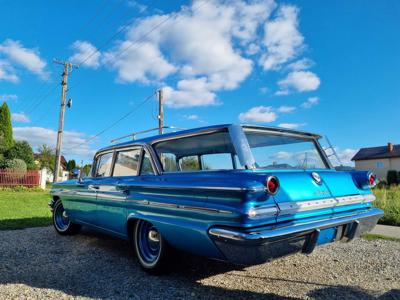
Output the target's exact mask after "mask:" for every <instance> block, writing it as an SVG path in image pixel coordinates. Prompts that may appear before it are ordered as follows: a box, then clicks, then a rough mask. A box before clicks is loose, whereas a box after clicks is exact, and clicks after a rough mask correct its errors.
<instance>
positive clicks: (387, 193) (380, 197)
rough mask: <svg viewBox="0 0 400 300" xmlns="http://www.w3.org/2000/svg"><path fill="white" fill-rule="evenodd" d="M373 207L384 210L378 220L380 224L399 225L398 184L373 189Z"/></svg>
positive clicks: (399, 195) (399, 203)
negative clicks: (383, 213)
mask: <svg viewBox="0 0 400 300" xmlns="http://www.w3.org/2000/svg"><path fill="white" fill-rule="evenodd" d="M373 191H374V194H375V196H376V200H375V201H374V202H373V205H374V206H375V207H378V208H381V209H383V210H384V211H385V215H384V216H383V217H382V218H381V219H380V220H379V223H380V224H385V225H393V226H400V186H390V187H388V188H383V189H374V190H373Z"/></svg>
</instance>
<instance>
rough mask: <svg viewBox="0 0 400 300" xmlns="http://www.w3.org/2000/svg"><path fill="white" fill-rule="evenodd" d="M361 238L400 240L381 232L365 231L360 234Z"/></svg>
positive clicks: (369, 239) (368, 239)
mask: <svg viewBox="0 0 400 300" xmlns="http://www.w3.org/2000/svg"><path fill="white" fill-rule="evenodd" d="M361 238H362V239H364V240H367V241H374V240H386V241H394V242H400V239H398V238H394V237H388V236H384V235H381V234H372V233H366V234H364V235H362V236H361Z"/></svg>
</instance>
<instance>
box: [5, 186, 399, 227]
mask: <svg viewBox="0 0 400 300" xmlns="http://www.w3.org/2000/svg"><path fill="white" fill-rule="evenodd" d="M374 193H375V195H376V197H377V199H376V201H374V206H376V207H379V208H381V209H383V210H384V211H385V216H383V217H382V218H381V220H380V221H379V223H380V224H386V225H394V226H400V186H397V187H390V188H379V189H378V188H377V189H374ZM49 200H50V196H49V192H48V191H41V190H26V189H22V190H0V230H5V229H21V228H26V227H37V226H47V225H50V224H51V223H52V221H51V213H50V209H49V207H48V205H47V203H48V202H49Z"/></svg>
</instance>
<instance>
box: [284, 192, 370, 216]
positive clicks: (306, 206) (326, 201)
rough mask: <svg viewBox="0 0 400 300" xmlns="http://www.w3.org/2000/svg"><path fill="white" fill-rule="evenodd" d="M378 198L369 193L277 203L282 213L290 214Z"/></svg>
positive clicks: (365, 201)
mask: <svg viewBox="0 0 400 300" xmlns="http://www.w3.org/2000/svg"><path fill="white" fill-rule="evenodd" d="M375 199H376V198H375V196H374V195H373V194H367V195H349V196H341V197H331V198H322V199H316V200H309V201H293V202H282V203H277V204H278V206H279V210H280V213H279V214H280V215H288V214H293V213H296V212H303V211H309V210H316V209H323V208H331V207H336V206H344V205H350V204H356V203H368V202H372V201H374V200H375Z"/></svg>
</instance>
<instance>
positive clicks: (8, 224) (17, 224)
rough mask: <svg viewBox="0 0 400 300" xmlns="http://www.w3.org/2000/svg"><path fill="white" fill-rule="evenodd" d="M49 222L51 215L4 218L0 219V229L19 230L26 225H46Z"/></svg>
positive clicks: (26, 226)
mask: <svg viewBox="0 0 400 300" xmlns="http://www.w3.org/2000/svg"><path fill="white" fill-rule="evenodd" d="M51 222H52V219H51V217H31V218H20V219H5V220H0V230H14V229H15V230H19V229H23V228H28V227H39V226H48V225H50V224H51Z"/></svg>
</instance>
